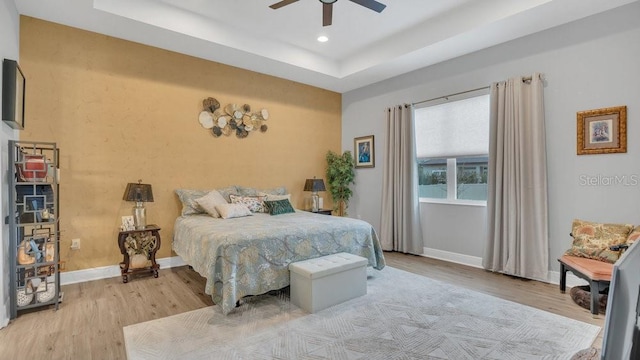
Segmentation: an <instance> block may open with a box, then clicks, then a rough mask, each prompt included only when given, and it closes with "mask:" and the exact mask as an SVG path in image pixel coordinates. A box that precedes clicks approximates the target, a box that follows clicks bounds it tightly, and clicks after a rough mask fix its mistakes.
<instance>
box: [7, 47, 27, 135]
mask: <svg viewBox="0 0 640 360" xmlns="http://www.w3.org/2000/svg"><path fill="white" fill-rule="evenodd" d="M25 85H26V80H25V78H24V74H23V73H22V69H20V66H18V62H17V61H15V60H9V59H4V61H3V62H2V121H4V122H5V124H7V125H9V126H11V127H12V128H14V129H24V95H25Z"/></svg>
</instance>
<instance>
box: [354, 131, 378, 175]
mask: <svg viewBox="0 0 640 360" xmlns="http://www.w3.org/2000/svg"><path fill="white" fill-rule="evenodd" d="M353 147H354V151H353V153H354V154H355V157H356V168H372V167H375V166H376V162H375V151H374V143H373V135H369V136H361V137H357V138H355V139H353Z"/></svg>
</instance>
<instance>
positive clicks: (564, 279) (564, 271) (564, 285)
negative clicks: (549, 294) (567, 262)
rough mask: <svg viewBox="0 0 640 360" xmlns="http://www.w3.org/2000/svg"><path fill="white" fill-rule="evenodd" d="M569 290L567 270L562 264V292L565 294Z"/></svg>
mask: <svg viewBox="0 0 640 360" xmlns="http://www.w3.org/2000/svg"><path fill="white" fill-rule="evenodd" d="M566 290H567V268H566V267H565V266H564V264H563V263H560V292H561V293H563V294H564V292H565V291H566Z"/></svg>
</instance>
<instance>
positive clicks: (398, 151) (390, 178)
mask: <svg viewBox="0 0 640 360" xmlns="http://www.w3.org/2000/svg"><path fill="white" fill-rule="evenodd" d="M385 113H386V116H387V119H386V133H387V138H386V141H385V144H384V169H383V172H384V178H383V181H382V219H381V225H380V238H381V242H382V249H383V250H393V251H400V252H404V253H411V254H422V252H423V244H422V230H421V228H420V203H419V199H418V177H417V173H418V169H417V167H418V165H417V163H416V151H415V137H414V124H413V110H412V109H411V107H409V106H408V105H399V106H394V107H392V108H388V109H387V110H386V111H385Z"/></svg>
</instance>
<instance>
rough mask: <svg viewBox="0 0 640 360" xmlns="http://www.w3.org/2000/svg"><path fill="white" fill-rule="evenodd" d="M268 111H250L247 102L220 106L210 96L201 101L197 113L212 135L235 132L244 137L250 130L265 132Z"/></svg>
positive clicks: (239, 136)
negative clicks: (200, 108) (200, 109)
mask: <svg viewBox="0 0 640 360" xmlns="http://www.w3.org/2000/svg"><path fill="white" fill-rule="evenodd" d="M268 119H269V111H268V110H267V109H260V110H258V111H256V112H251V106H250V105H249V104H244V105H237V104H228V105H226V106H225V107H224V108H221V107H220V102H219V101H218V100H216V99H214V98H212V97H209V98H206V99H204V100H203V101H202V111H201V112H200V115H198V122H199V123H200V125H202V127H203V128H205V129H207V130H209V131H210V132H211V134H212V135H213V137H220V136H222V135H224V136H231V135H232V134H235V135H236V137H238V138H239V139H244V138H246V137H247V136H249V134H250V133H252V132H266V131H267V129H268V126H267V124H266V121H267V120H268Z"/></svg>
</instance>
